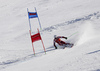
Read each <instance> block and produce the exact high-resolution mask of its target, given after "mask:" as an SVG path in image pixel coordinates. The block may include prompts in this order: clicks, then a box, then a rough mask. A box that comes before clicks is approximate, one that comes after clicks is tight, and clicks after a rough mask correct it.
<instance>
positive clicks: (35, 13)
mask: <svg viewBox="0 0 100 71" xmlns="http://www.w3.org/2000/svg"><path fill="white" fill-rule="evenodd" d="M28 15H29V19H30V18H37V17H38V15H37V12H28Z"/></svg>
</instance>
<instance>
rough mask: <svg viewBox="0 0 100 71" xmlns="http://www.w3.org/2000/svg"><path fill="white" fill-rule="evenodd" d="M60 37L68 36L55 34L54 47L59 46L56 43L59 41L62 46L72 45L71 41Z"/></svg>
mask: <svg viewBox="0 0 100 71" xmlns="http://www.w3.org/2000/svg"><path fill="white" fill-rule="evenodd" d="M60 38H65V39H67V37H64V36H56V35H54V47H55V49H57V46H56V45H55V44H56V43H58V44H59V45H60V46H66V45H70V43H66V42H64V41H62V40H61V39H60Z"/></svg>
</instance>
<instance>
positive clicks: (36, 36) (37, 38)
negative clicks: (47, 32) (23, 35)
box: [31, 33, 41, 43]
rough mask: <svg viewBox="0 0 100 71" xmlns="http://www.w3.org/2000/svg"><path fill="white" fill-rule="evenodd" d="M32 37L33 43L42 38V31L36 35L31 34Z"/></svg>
mask: <svg viewBox="0 0 100 71" xmlns="http://www.w3.org/2000/svg"><path fill="white" fill-rule="evenodd" d="M31 39H32V43H33V42H35V41H38V40H41V36H40V33H37V34H35V35H32V36H31Z"/></svg>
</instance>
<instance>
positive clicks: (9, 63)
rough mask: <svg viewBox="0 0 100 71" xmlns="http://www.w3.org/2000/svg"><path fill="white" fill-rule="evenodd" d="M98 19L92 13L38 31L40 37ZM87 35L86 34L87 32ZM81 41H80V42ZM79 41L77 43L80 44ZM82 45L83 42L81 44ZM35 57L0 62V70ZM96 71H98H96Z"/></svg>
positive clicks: (96, 15)
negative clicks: (72, 25) (69, 26)
mask: <svg viewBox="0 0 100 71" xmlns="http://www.w3.org/2000/svg"><path fill="white" fill-rule="evenodd" d="M94 18H95V19H99V18H100V12H95V13H93V14H89V15H87V16H84V17H81V18H77V19H74V20H71V21H66V22H64V23H60V24H57V25H53V26H50V27H47V28H44V29H43V30H42V31H40V32H41V35H43V33H45V32H52V31H54V30H57V29H58V28H61V29H62V28H63V27H66V26H67V25H70V24H74V23H76V22H80V21H87V20H93V19H94ZM87 33H88V32H87ZM80 41H81V40H80ZM80 41H79V42H80ZM83 43H84V42H83ZM50 48H51V47H49V48H47V49H50ZM52 50H54V48H53V49H51V50H47V52H48V51H52ZM99 51H100V50H98V51H94V52H90V53H87V54H92V53H95V52H99ZM40 53H44V52H39V53H37V54H39V55H37V56H41V55H43V54H40ZM37 56H34V55H33V54H30V55H28V56H26V57H22V58H18V59H16V60H7V61H5V62H0V69H2V68H5V67H7V66H9V65H11V64H15V63H18V62H22V61H25V60H28V59H31V58H33V57H37ZM97 71H100V70H97Z"/></svg>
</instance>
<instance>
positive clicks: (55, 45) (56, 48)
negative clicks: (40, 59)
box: [53, 41, 57, 49]
mask: <svg viewBox="0 0 100 71" xmlns="http://www.w3.org/2000/svg"><path fill="white" fill-rule="evenodd" d="M53 44H54V47H55V49H57V47H56V45H55V41H53Z"/></svg>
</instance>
